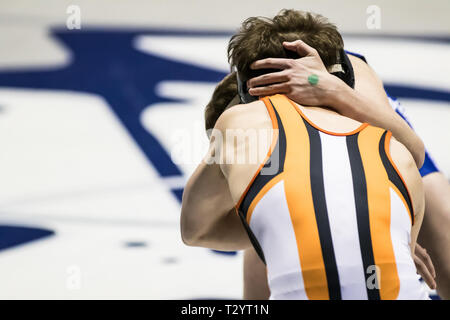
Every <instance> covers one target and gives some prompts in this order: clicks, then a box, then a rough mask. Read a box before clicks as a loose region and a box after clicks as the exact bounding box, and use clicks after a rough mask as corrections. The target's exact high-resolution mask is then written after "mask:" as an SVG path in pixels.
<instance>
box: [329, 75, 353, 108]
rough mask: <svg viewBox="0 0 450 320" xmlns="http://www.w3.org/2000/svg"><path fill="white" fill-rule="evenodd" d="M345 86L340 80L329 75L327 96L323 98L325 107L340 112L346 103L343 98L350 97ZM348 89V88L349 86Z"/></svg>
mask: <svg viewBox="0 0 450 320" xmlns="http://www.w3.org/2000/svg"><path fill="white" fill-rule="evenodd" d="M343 84H345V83H344V82H343V81H341V80H340V79H339V78H337V77H335V76H333V75H331V74H328V76H327V81H325V90H326V94H325V95H324V98H323V103H324V105H327V106H330V107H333V108H335V109H336V110H340V109H341V107H342V103H343V101H344V99H343V96H346V95H348V93H347V92H346V90H347V88H345V86H343ZM347 87H348V86H347Z"/></svg>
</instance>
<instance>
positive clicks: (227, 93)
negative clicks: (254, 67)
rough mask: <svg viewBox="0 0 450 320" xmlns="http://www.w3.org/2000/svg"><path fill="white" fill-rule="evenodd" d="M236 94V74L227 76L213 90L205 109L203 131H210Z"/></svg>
mask: <svg viewBox="0 0 450 320" xmlns="http://www.w3.org/2000/svg"><path fill="white" fill-rule="evenodd" d="M237 94H238V89H237V80H236V72H232V73H230V74H228V75H227V76H226V77H225V78H223V80H222V81H221V82H220V83H219V84H218V85H217V87H216V88H215V89H214V93H213V95H212V98H211V100H210V101H209V103H208V105H207V106H206V108H205V129H206V130H208V129H212V128H214V125H215V124H216V121H217V119H219V117H220V115H221V114H222V113H223V112H224V111H225V109H226V107H227V106H228V104H229V103H230V102H231V100H233V98H234V97H235V96H236V95H237Z"/></svg>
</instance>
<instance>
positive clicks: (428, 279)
mask: <svg viewBox="0 0 450 320" xmlns="http://www.w3.org/2000/svg"><path fill="white" fill-rule="evenodd" d="M414 263H415V265H416V268H417V273H418V274H420V276H421V277H422V279H423V280H424V281H425V283H426V284H427V285H428V286H429V287H430V288H431V289H436V282H435V281H434V278H433V276H432V275H431V273H430V272H429V271H428V268H427V267H426V265H425V263H423V262H422V260H421V259H420V258H419V257H418V256H416V255H414Z"/></svg>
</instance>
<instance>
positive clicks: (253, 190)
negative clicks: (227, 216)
mask: <svg viewBox="0 0 450 320" xmlns="http://www.w3.org/2000/svg"><path fill="white" fill-rule="evenodd" d="M271 103H272V101H271ZM272 106H273V104H272ZM273 110H274V111H275V115H276V117H277V122H278V140H277V143H276V145H275V148H274V150H273V152H272V154H271V155H270V157H269V159H267V162H266V163H265V164H264V167H266V168H267V167H270V165H271V164H272V161H279V165H278V170H277V171H276V172H275V173H273V174H261V172H260V173H259V174H258V176H257V177H256V178H255V180H254V181H253V183H252V185H251V186H250V189H249V190H248V191H247V194H246V195H245V196H244V199H243V201H242V203H241V206H240V208H239V209H240V211H241V212H242V214H243V215H244V218H247V211H248V208H249V207H250V204H251V203H252V201H253V199H255V197H256V196H257V195H258V193H259V192H260V191H261V189H262V188H263V187H264V186H265V185H266V184H267V183H268V182H269V181H270V180H272V179H273V178H275V177H276V176H277V175H279V174H280V173H281V172H283V169H284V160H285V158H286V133H285V132H284V127H283V124H282V122H281V119H280V116H279V115H278V112H277V110H276V109H275V107H273ZM278 157H279V158H278ZM277 158H278V159H277Z"/></svg>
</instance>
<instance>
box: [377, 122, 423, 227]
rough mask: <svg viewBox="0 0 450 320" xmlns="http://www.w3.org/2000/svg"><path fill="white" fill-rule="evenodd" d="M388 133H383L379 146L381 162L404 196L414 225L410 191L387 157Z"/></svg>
mask: <svg viewBox="0 0 450 320" xmlns="http://www.w3.org/2000/svg"><path fill="white" fill-rule="evenodd" d="M386 133H387V131H385V132H384V133H383V136H382V137H381V140H380V145H379V151H380V157H381V161H382V162H383V165H384V169H385V170H386V172H387V174H388V177H389V180H390V181H391V182H392V183H393V184H394V185H395V186H396V187H397V189H398V190H399V191H400V193H401V194H402V195H403V198H404V199H405V200H406V203H407V204H408V207H409V212H410V213H411V220H412V222H413V223H414V211H413V206H412V202H411V198H410V197H409V193H408V190H407V189H406V186H405V184H404V183H403V181H402V179H401V178H400V176H399V175H398V172H397V170H395V168H394V166H393V165H392V163H391V161H390V160H389V158H388V156H387V155H386V148H385V146H384V144H385V141H386Z"/></svg>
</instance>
